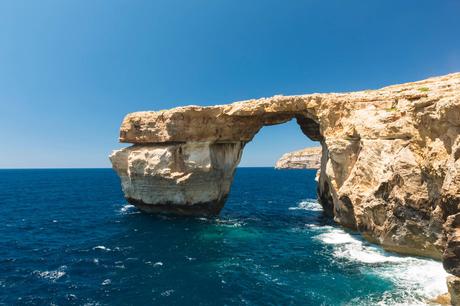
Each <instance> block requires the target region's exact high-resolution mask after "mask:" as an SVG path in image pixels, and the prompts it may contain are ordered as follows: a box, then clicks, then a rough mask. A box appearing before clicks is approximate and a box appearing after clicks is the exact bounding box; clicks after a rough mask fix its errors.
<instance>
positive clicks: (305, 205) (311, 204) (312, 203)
mask: <svg viewBox="0 0 460 306" xmlns="http://www.w3.org/2000/svg"><path fill="white" fill-rule="evenodd" d="M289 210H310V211H322V210H323V207H322V206H321V204H319V203H318V201H317V200H313V199H307V200H303V201H301V202H300V203H299V204H298V205H297V206H295V207H289Z"/></svg>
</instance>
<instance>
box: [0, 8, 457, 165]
mask: <svg viewBox="0 0 460 306" xmlns="http://www.w3.org/2000/svg"><path fill="white" fill-rule="evenodd" d="M455 71H460V1H458V0H443V1H439V0H432V1H424V0H412V1H410V0H405V1H400V0H393V1H391V0H381V1H372V0H366V1H354V0H347V1H344V0H336V1H326V0H314V1H313V0H303V1H296V0H289V1H281V0H279V1H272V0H260V1H259V0H250V1H248V0H242V1H237V0H228V1H227V0H208V1H193V0H183V1H177V0H165V1H155V0H146V1H135V0H125V1H117V0H107V1H104V0H86V1H85V0H76V1H66V0H54V1H48V0H41V1H23V0H9V1H8V0H0V128H1V135H2V142H1V145H0V168H5V167H9V168H15V167H109V166H110V164H109V162H108V159H107V156H108V154H109V153H110V151H111V150H112V149H116V148H120V147H123V146H124V145H122V144H118V143H117V138H118V128H119V125H120V123H121V120H122V118H123V116H124V115H125V114H126V113H129V112H133V111H140V110H159V109H165V108H171V107H175V106H179V105H187V104H198V105H211V104H222V103H227V102H232V101H237V100H242V99H248V98H256V97H263V96H265V97H266V96H271V95H274V94H285V95H288V94H301V93H312V92H328V91H349V90H358V89H368V88H378V87H381V86H385V85H390V84H393V83H399V82H406V81H415V80H418V79H423V78H426V77H429V76H434V75H440V74H446V73H449V72H455ZM310 145H312V143H311V142H310V141H308V139H307V138H306V137H305V136H303V135H302V133H301V132H300V130H299V128H298V127H297V126H296V124H295V123H294V122H290V123H287V124H284V125H279V126H272V127H266V128H264V129H263V130H262V131H261V132H260V133H259V134H258V135H257V136H256V137H255V139H254V142H253V143H250V144H249V145H248V146H247V148H246V150H245V152H244V155H243V161H242V165H244V166H272V165H273V163H274V161H275V160H276V159H277V158H278V157H279V155H281V154H282V153H283V152H285V151H290V150H294V149H299V148H302V147H305V146H310Z"/></svg>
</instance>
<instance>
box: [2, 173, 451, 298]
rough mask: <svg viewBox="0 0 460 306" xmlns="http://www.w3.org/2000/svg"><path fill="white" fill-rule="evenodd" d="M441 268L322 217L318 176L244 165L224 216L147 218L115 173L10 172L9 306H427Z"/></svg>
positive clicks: (5, 232)
mask: <svg viewBox="0 0 460 306" xmlns="http://www.w3.org/2000/svg"><path fill="white" fill-rule="evenodd" d="M445 277H446V274H445V272H444V270H443V269H442V265H441V263H440V262H438V261H433V260H430V259H424V258H419V257H410V256H400V255H398V254H395V253H390V252H386V251H384V250H383V249H382V248H380V247H379V246H377V245H374V244H370V243H368V242H366V241H365V240H363V239H362V238H361V237H360V235H359V234H358V233H356V232H353V231H350V230H346V229H343V228H342V227H340V226H338V225H336V224H334V222H333V220H331V219H330V218H328V217H326V216H324V215H323V211H322V208H321V206H320V205H319V204H318V202H317V201H316V182H315V171H313V170H275V169H273V168H238V169H237V171H236V175H235V178H234V183H233V186H232V190H231V193H230V195H229V198H228V201H227V203H226V205H225V208H224V209H223V211H222V213H221V215H220V216H219V217H215V218H198V217H197V218H184V217H174V216H161V215H160V216H159V215H148V214H145V213H141V212H139V211H138V210H137V209H136V208H135V207H133V206H131V205H129V204H128V203H127V202H126V201H125V200H124V198H123V194H122V192H121V187H120V181H119V178H118V177H117V175H116V174H115V173H114V172H113V171H112V170H111V169H37V170H0V305H426V304H428V302H429V300H430V299H431V298H433V297H435V296H437V295H439V294H442V293H445V292H446V291H447V288H446V285H445Z"/></svg>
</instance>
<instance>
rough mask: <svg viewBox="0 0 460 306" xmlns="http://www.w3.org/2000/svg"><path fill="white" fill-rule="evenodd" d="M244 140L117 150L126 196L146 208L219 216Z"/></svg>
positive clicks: (114, 162)
mask: <svg viewBox="0 0 460 306" xmlns="http://www.w3.org/2000/svg"><path fill="white" fill-rule="evenodd" d="M242 146H243V144H242V143H241V142H235V143H210V142H187V143H175V144H174V143H173V144H164V145H162V144H157V145H142V146H140V145H135V146H132V147H128V148H125V149H122V150H118V151H114V152H113V153H112V155H111V156H110V160H111V161H112V165H113V168H114V169H115V170H116V171H117V173H118V175H119V176H120V178H121V185H122V188H123V192H124V194H125V197H126V199H127V200H128V201H129V202H130V203H132V204H134V205H136V206H137V207H138V208H140V209H141V210H144V211H146V212H163V213H176V214H181V215H205V216H207V215H216V214H218V213H219V212H220V210H221V209H222V207H223V206H224V203H225V199H226V197H227V194H228V193H229V191H230V185H231V183H232V180H233V172H234V171H235V168H236V165H237V164H238V162H239V160H240V157H241V152H242V150H241V149H242Z"/></svg>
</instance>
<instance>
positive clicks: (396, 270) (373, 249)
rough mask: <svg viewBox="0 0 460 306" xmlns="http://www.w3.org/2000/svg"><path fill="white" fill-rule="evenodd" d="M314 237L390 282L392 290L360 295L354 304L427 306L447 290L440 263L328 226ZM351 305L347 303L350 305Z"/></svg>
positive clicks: (335, 253)
mask: <svg viewBox="0 0 460 306" xmlns="http://www.w3.org/2000/svg"><path fill="white" fill-rule="evenodd" d="M315 238H316V239H317V240H319V241H321V242H322V243H324V244H327V245H331V246H332V247H333V251H332V256H333V257H334V258H336V259H337V260H340V261H348V262H359V263H361V264H363V265H362V268H361V272H362V273H364V274H371V275H376V276H378V277H380V278H383V279H387V280H389V281H391V282H392V283H393V285H394V287H395V291H393V292H386V293H385V294H384V295H382V296H380V297H376V298H374V299H373V300H372V301H370V300H369V298H370V297H362V298H359V299H355V300H353V302H352V303H351V304H353V305H367V304H369V303H371V302H372V303H373V304H375V305H426V301H427V300H429V299H432V298H434V297H436V296H438V295H440V294H443V293H445V292H447V286H446V284H445V279H446V276H447V274H446V272H445V271H444V269H443V268H442V264H441V263H440V262H437V261H434V260H430V259H422V258H417V257H410V256H400V255H396V254H393V253H389V252H386V251H384V250H383V249H381V248H380V247H377V246H375V245H371V244H370V243H368V242H365V241H363V240H362V238H361V237H359V236H357V235H352V234H350V233H348V232H346V231H345V230H342V229H339V228H334V227H330V228H328V229H326V230H325V231H324V232H323V233H321V234H319V235H317V236H315ZM351 304H350V305H351Z"/></svg>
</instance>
